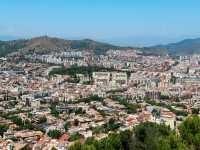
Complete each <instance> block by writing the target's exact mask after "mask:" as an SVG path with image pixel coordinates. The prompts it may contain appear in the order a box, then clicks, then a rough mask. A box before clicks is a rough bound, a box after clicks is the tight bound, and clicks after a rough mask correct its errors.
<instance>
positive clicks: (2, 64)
mask: <svg viewBox="0 0 200 150" xmlns="http://www.w3.org/2000/svg"><path fill="white" fill-rule="evenodd" d="M199 93H200V55H190V56H176V57H171V56H168V55H166V56H152V55H149V56H147V55H143V54H142V53H141V52H140V51H138V50H134V49H126V50H114V49H110V50H108V51H107V52H106V53H105V55H95V54H92V53H89V52H88V50H85V51H78V50H77V49H67V50H65V51H63V52H51V53H48V54H37V53H30V54H25V55H23V57H22V56H20V57H19V56H18V54H12V55H8V56H6V57H1V58H0V111H1V113H0V134H1V138H0V149H9V150H10V149H35V150H40V149H44V150H49V149H58V150H67V149H72V150H73V149H81V146H80V145H81V144H82V145H84V143H85V149H92V150H93V149H103V148H104V149H139V147H137V146H138V145H134V144H133V145H128V146H125V147H124V145H114V146H116V147H114V146H113V145H112V143H109V144H110V145H101V146H99V147H98V146H92V144H91V143H90V142H91V141H93V142H94V141H100V142H101V141H104V142H105V140H108V141H109V140H119V139H120V136H123V134H124V136H128V137H129V138H130V136H131V134H133V133H132V132H136V131H137V130H136V131H135V127H136V129H137V127H138V126H141V127H142V125H145V124H146V126H150V127H151V128H158V127H159V126H158V127H156V126H155V125H156V124H157V125H160V126H161V127H162V126H163V125H164V126H163V130H165V128H166V130H167V131H166V132H172V131H177V132H178V131H179V130H180V128H179V127H180V126H181V125H182V126H183V124H184V123H183V122H184V121H185V120H187V118H188V117H189V116H191V114H199V108H200V103H199V98H200V95H199ZM151 123H152V124H151ZM152 125H153V127H152ZM154 126H155V127H154ZM161 127H160V128H161ZM198 128H199V127H198ZM138 130H139V129H138ZM144 130H145V129H144ZM150 130H151V129H150ZM152 130H153V129H152ZM195 130H196V129H195ZM138 132H139V131H138ZM141 132H142V131H141ZM199 133H200V132H199V129H198V131H195V134H199ZM152 134H153V133H152ZM170 134H171V133H170ZM173 134H174V133H173ZM150 136H151V135H150ZM116 137H119V139H115V138H116ZM112 138H114V139H112ZM122 140H123V139H122ZM127 140H128V139H127ZM115 142H117V141H115ZM176 142H178V141H176ZM88 143H90V144H91V145H90V144H88ZM117 143H118V144H119V142H117ZM117 143H115V144H117ZM132 143H136V142H134V140H133V141H132ZM198 143H199V142H198ZM158 144H160V143H159V142H158ZM189 144H191V143H189ZM107 146H108V147H107ZM109 146H110V148H109ZM112 146H113V147H112ZM195 146H196V145H195V144H194V145H193V148H195ZM111 147H112V148H111ZM131 147H132V148H131ZM197 147H198V144H197ZM82 149H84V148H82ZM152 149H156V148H155V147H154V148H152ZM159 149H160V148H159ZM174 149H185V147H184V145H183V144H182V145H181V144H179V145H178V144H177V147H176V146H175V147H174ZM197 149H198V148H197Z"/></svg>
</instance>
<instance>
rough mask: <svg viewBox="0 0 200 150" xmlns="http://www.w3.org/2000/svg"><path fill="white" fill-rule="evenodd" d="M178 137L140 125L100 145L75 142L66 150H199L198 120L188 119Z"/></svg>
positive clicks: (151, 125) (157, 127)
mask: <svg viewBox="0 0 200 150" xmlns="http://www.w3.org/2000/svg"><path fill="white" fill-rule="evenodd" d="M179 133H180V134H178V133H177V132H175V131H174V130H171V129H170V128H169V127H167V126H165V125H162V124H161V125H158V124H155V123H149V122H146V123H143V124H140V125H138V126H136V127H135V128H134V129H133V131H129V130H127V131H122V132H120V133H112V134H109V136H108V137H107V138H104V139H102V140H100V141H97V140H95V139H94V138H88V139H87V140H86V142H85V144H83V145H81V144H80V143H79V142H76V143H75V144H74V145H73V146H71V147H70V148H69V150H102V149H105V150H199V149H200V118H199V117H198V116H190V117H188V118H187V119H186V120H185V121H184V122H183V123H182V124H181V125H180V126H179Z"/></svg>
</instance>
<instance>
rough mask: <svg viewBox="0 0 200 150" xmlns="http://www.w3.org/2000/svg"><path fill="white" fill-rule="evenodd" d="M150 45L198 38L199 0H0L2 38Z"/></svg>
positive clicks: (199, 25) (0, 30)
mask: <svg viewBox="0 0 200 150" xmlns="http://www.w3.org/2000/svg"><path fill="white" fill-rule="evenodd" d="M7 35H9V36H19V37H30V36H39V35H50V36H58V37H64V38H92V39H99V40H103V41H109V42H113V43H117V44H122V45H126V44H128V45H134V44H135V45H151V44H158V43H166V42H171V41H173V40H174V41H176V40H179V39H183V38H193V37H200V0H0V36H7Z"/></svg>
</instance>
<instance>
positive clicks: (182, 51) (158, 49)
mask: <svg viewBox="0 0 200 150" xmlns="http://www.w3.org/2000/svg"><path fill="white" fill-rule="evenodd" d="M143 51H144V53H146V54H157V55H165V54H170V55H191V54H200V38H197V39H186V40H183V41H180V42H177V43H171V44H167V45H157V46H152V47H147V48H143Z"/></svg>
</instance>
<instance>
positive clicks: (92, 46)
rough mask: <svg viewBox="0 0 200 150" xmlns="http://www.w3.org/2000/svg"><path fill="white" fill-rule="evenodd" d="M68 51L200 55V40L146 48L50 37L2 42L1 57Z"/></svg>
mask: <svg viewBox="0 0 200 150" xmlns="http://www.w3.org/2000/svg"><path fill="white" fill-rule="evenodd" d="M68 49H76V50H81V51H82V50H84V51H88V52H90V53H92V54H97V55H98V54H104V53H105V52H106V51H107V50H109V49H121V50H123V49H137V50H141V51H142V52H143V54H144V55H166V54H170V55H191V54H200V38H197V39H187V40H183V41H181V42H178V43H172V44H167V45H157V46H152V47H144V48H137V47H136V48H133V47H120V46H114V45H111V44H107V43H103V42H97V41H93V40H90V39H84V40H65V39H60V38H52V37H48V36H41V37H36V38H32V39H23V40H12V41H0V57H2V56H6V55H8V54H10V53H13V52H16V53H17V54H21V55H23V54H27V53H28V54H30V53H38V54H48V53H50V52H54V51H56V52H59V51H66V50H68Z"/></svg>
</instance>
